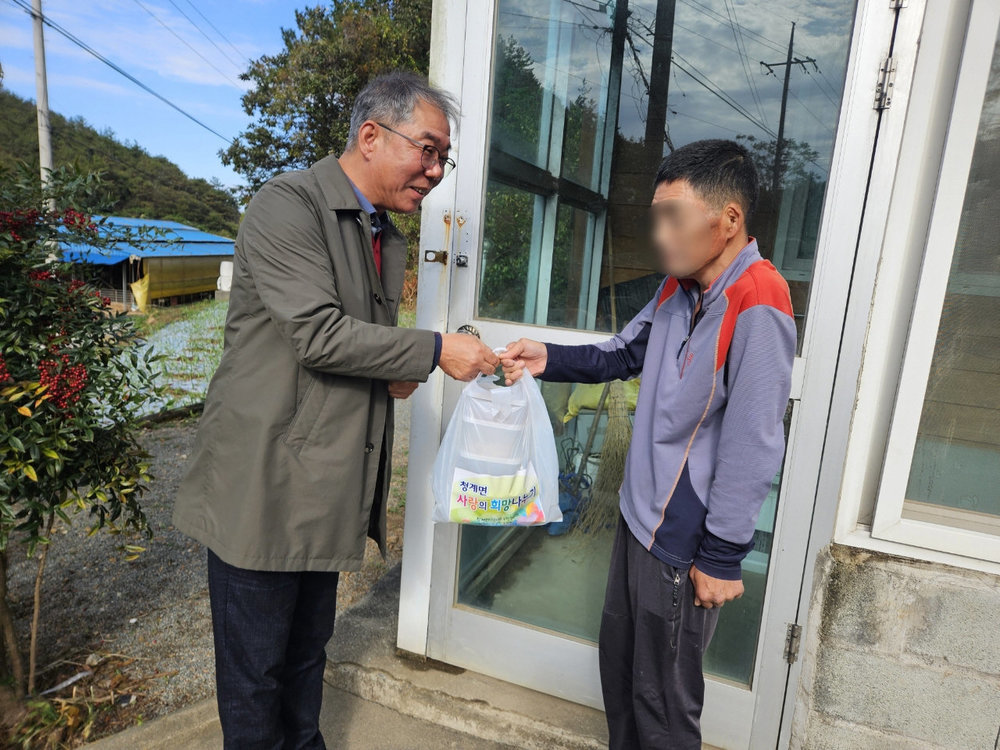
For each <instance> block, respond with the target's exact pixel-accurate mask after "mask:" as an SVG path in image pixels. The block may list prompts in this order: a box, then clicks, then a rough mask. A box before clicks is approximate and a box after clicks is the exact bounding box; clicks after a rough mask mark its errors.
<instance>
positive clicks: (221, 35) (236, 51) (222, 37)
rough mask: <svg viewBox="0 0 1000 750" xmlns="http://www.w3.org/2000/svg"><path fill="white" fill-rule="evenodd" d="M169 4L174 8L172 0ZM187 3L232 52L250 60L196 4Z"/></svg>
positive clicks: (188, 0) (189, 0)
mask: <svg viewBox="0 0 1000 750" xmlns="http://www.w3.org/2000/svg"><path fill="white" fill-rule="evenodd" d="M170 4H171V5H173V6H174V7H175V8H176V7H177V6H176V5H175V4H174V1H173V0H170ZM187 4H188V5H190V6H191V7H192V8H194V12H195V13H197V14H198V15H199V16H201V17H202V19H203V20H204V21H205V23H207V24H208V25H209V26H211V27H212V30H213V31H214V32H215V33H216V34H218V35H219V37H220V38H221V39H222V41H224V42H225V43H226V44H228V45H229V46H230V47H232V49H233V52H235V53H236V54H237V55H239V56H240V57H242V58H243V59H244V60H246V61H247V62H248V63H249V62H251V60H250V58H249V57H247V56H246V55H244V54H243V53H242V52H240V51H239V50H238V49H236V45H235V44H233V43H232V42H231V41H229V37H227V36H226V35H225V34H223V33H222V32H221V31H219V27H218V26H216V25H215V24H214V23H212V22H211V21H210V20H208V17H207V16H206V15H205V14H204V13H202V12H201V11H200V10H199V9H198V6H197V5H195V4H194V3H193V2H191V0H187ZM177 9H178V10H180V8H177Z"/></svg>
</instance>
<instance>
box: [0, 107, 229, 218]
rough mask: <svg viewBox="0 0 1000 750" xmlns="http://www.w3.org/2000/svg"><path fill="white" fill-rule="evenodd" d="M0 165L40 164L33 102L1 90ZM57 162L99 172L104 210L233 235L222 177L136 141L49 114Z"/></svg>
mask: <svg viewBox="0 0 1000 750" xmlns="http://www.w3.org/2000/svg"><path fill="white" fill-rule="evenodd" d="M0 112H2V113H3V114H2V115H0V166H4V167H12V166H13V165H14V164H15V163H17V162H18V161H23V162H27V163H28V164H33V165H35V166H36V168H37V165H38V130H37V125H36V120H35V105H34V103H33V102H31V101H29V100H27V99H23V98H21V97H19V96H17V95H16V94H14V93H12V92H10V91H8V90H7V89H4V88H0ZM50 122H51V125H52V151H53V161H54V164H55V166H57V167H58V166H60V165H64V164H74V163H75V164H76V165H77V166H78V167H79V168H80V170H81V172H83V173H87V172H101V173H102V182H103V189H104V191H105V193H106V200H105V205H106V208H105V210H106V211H107V212H108V213H112V214H115V215H118V216H132V217H137V218H148V219H167V220H172V221H179V222H182V223H184V224H188V225H190V226H194V227H197V228H198V229H203V230H205V231H207V232H213V233H216V234H222V235H225V236H227V237H235V236H236V230H237V227H238V226H239V218H240V215H239V208H238V205H237V202H236V199H235V198H234V197H233V195H232V194H231V193H230V192H229V191H228V190H226V188H225V187H224V186H223V185H222V183H220V182H219V181H218V180H212V181H211V182H210V181H207V180H203V179H200V178H192V177H188V176H187V175H186V174H184V172H182V171H181V169H180V167H178V166H177V165H176V164H174V163H173V162H171V161H170V160H169V159H167V158H166V157H163V156H153V155H152V154H150V153H149V152H148V151H146V150H145V149H144V148H142V146H140V145H139V144H137V143H122V142H121V141H119V140H118V139H117V138H116V137H115V136H114V134H113V133H112V132H110V131H104V132H99V131H97V130H96V129H95V128H93V127H91V126H90V125H88V124H87V123H86V122H85V121H84V120H83V119H82V118H66V117H63V116H62V115H59V114H57V113H55V112H52V113H50Z"/></svg>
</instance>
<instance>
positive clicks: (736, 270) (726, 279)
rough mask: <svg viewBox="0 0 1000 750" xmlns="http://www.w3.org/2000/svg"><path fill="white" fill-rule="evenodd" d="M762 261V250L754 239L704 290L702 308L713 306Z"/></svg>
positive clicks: (751, 239)
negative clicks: (740, 278)
mask: <svg viewBox="0 0 1000 750" xmlns="http://www.w3.org/2000/svg"><path fill="white" fill-rule="evenodd" d="M759 260H761V255H760V250H759V249H758V248H757V240H756V239H755V238H753V237H751V238H750V242H749V243H747V245H746V247H744V248H743V249H742V250H740V251H739V253H738V254H737V255H736V257H735V258H733V262H732V263H730V264H729V265H728V266H726V269H725V270H724V271H723V272H722V273H720V274H719V275H718V276H716V277H715V279H714V280H713V281H712V283H711V284H709V285H708V286H707V287H706V288H705V289H704V290H703V297H702V302H701V304H702V308H705V307H708V306H709V305H711V304H712V302H714V301H715V300H716V299H717V298H718V297H719V296H720V295H721V294H722V293H723V292H724V291H726V288H727V287H729V285H730V284H732V283H733V282H734V281H736V279H738V278H739V277H740V276H742V275H743V272H744V271H746V270H747V269H748V268H749V267H750V266H752V265H753V264H754V263H756V262H757V261H759Z"/></svg>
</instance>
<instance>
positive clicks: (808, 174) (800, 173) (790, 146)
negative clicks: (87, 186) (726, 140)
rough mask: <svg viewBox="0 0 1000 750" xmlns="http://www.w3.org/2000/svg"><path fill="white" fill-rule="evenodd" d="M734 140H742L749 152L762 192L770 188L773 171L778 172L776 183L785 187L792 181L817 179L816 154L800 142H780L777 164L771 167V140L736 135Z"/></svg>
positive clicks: (773, 149)
mask: <svg viewBox="0 0 1000 750" xmlns="http://www.w3.org/2000/svg"><path fill="white" fill-rule="evenodd" d="M736 140H738V141H742V142H743V144H744V145H745V146H746V147H747V149H748V150H749V151H750V156H751V158H752V159H753V163H754V165H755V166H756V167H757V172H758V173H759V174H760V184H761V188H762V189H763V190H768V189H770V186H771V185H773V184H774V170H775V169H779V170H780V175H779V177H780V179H779V181H778V182H779V184H780V185H781V187H788V186H789V185H791V184H793V183H796V182H808V181H809V180H816V179H818V177H817V175H816V172H817V171H818V166H817V165H818V162H819V152H817V151H816V149H814V148H813V147H812V146H810V145H809V144H808V143H806V142H804V141H796V140H795V139H793V138H786V139H785V140H784V141H782V143H783V144H784V146H783V148H782V149H781V152H782V156H781V164H780V165H775V163H774V152H775V145H776V142H775V141H765V140H762V139H760V138H756V137H755V136H752V135H738V136H736Z"/></svg>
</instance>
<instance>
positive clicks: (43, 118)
mask: <svg viewBox="0 0 1000 750" xmlns="http://www.w3.org/2000/svg"><path fill="white" fill-rule="evenodd" d="M31 21H32V25H33V26H34V32H35V100H36V109H37V113H38V164H39V167H40V170H41V174H42V185H45V184H46V183H47V182H48V181H49V176H50V173H51V171H52V132H51V130H50V129H49V86H48V81H47V79H46V76H45V32H44V31H43V28H44V27H43V25H42V0H32V2H31Z"/></svg>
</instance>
